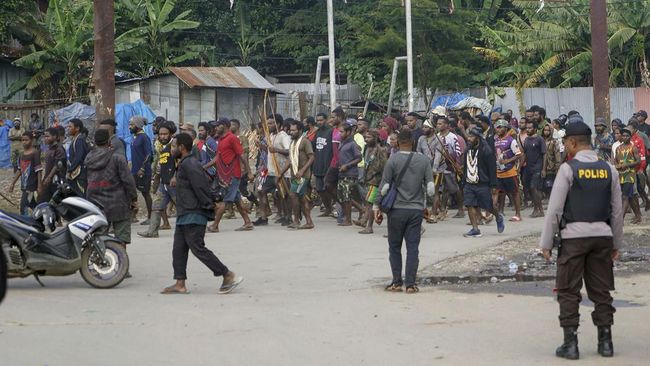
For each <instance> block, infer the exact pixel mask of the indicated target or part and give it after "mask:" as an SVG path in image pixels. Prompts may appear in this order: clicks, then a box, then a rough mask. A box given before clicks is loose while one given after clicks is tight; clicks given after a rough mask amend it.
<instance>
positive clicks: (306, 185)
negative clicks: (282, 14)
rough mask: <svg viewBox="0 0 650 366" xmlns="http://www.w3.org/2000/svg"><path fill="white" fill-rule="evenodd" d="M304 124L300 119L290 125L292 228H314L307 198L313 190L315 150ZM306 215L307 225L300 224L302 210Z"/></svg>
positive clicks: (289, 166) (290, 225)
mask: <svg viewBox="0 0 650 366" xmlns="http://www.w3.org/2000/svg"><path fill="white" fill-rule="evenodd" d="M303 129H304V127H303V125H302V122H300V121H292V122H291V127H289V134H290V135H291V145H289V165H288V166H287V168H285V169H291V188H290V192H289V198H290V199H291V206H292V211H293V222H292V223H291V224H289V225H288V228H290V229H303V230H304V229H313V228H314V222H313V221H312V219H311V203H310V202H309V200H308V199H307V197H308V196H309V193H310V191H311V187H310V182H311V165H312V164H313V163H314V151H313V150H312V146H311V142H310V141H309V139H308V138H307V137H306V136H303ZM301 209H302V215H303V216H304V217H305V225H302V226H300V212H301Z"/></svg>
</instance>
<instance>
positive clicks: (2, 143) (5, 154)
mask: <svg viewBox="0 0 650 366" xmlns="http://www.w3.org/2000/svg"><path fill="white" fill-rule="evenodd" d="M4 122H5V124H4V126H2V127H0V168H11V143H10V142H9V129H10V128H13V127H14V124H13V123H12V122H11V121H10V120H5V121H4Z"/></svg>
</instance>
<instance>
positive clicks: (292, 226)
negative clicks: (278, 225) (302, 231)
mask: <svg viewBox="0 0 650 366" xmlns="http://www.w3.org/2000/svg"><path fill="white" fill-rule="evenodd" d="M299 226H300V224H295V223H291V224H289V225H287V229H297V228H298V227H299Z"/></svg>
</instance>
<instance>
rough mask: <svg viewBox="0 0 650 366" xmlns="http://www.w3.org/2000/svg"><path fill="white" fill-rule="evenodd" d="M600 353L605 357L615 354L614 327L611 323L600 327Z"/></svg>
mask: <svg viewBox="0 0 650 366" xmlns="http://www.w3.org/2000/svg"><path fill="white" fill-rule="evenodd" d="M598 353H599V354H600V355H601V356H603V357H612V356H614V344H613V343H612V327H611V326H609V325H606V326H603V327H598Z"/></svg>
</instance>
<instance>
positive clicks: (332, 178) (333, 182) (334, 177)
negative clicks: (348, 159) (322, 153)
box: [325, 168, 339, 189]
mask: <svg viewBox="0 0 650 366" xmlns="http://www.w3.org/2000/svg"><path fill="white" fill-rule="evenodd" d="M338 181H339V170H338V169H337V168H329V169H327V174H325V187H326V189H327V188H329V189H334V188H337V184H338Z"/></svg>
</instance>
